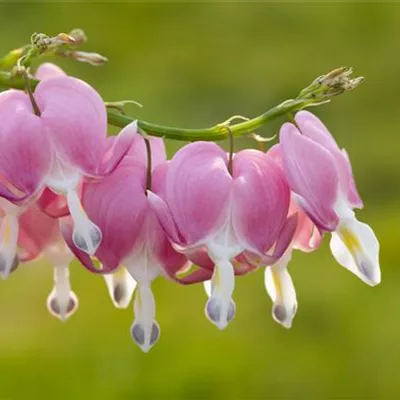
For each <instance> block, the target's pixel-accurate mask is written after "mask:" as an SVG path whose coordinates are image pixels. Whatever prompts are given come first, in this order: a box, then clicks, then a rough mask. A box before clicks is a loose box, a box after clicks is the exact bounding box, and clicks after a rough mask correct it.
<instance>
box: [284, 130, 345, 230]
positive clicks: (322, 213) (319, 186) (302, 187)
mask: <svg viewBox="0 0 400 400" xmlns="http://www.w3.org/2000/svg"><path fill="white" fill-rule="evenodd" d="M280 143H281V147H280V148H281V153H282V161H283V167H284V171H285V175H286V177H287V179H288V182H289V184H290V187H291V189H292V190H293V191H294V192H295V193H296V194H297V195H298V196H297V198H296V201H298V202H300V206H301V207H302V208H303V209H304V210H305V211H306V212H307V213H308V215H309V216H310V217H311V218H312V219H313V221H314V222H316V223H317V224H318V226H320V227H322V228H324V229H325V230H328V231H333V230H335V228H336V226H337V224H338V216H337V215H336V213H335V211H334V205H335V202H336V200H337V197H338V190H339V176H338V175H339V174H338V170H337V168H336V166H335V158H334V157H333V156H332V154H331V153H330V152H329V150H327V149H326V148H325V147H323V146H321V145H320V144H318V143H316V142H314V141H313V140H311V139H309V138H308V137H306V136H304V135H301V134H300V132H299V131H298V130H297V128H296V127H295V126H294V125H292V124H289V123H285V124H284V125H283V126H282V128H281V131H280Z"/></svg>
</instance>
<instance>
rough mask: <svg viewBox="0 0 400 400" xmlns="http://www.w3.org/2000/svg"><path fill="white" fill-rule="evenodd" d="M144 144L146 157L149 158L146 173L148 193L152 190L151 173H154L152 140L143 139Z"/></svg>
mask: <svg viewBox="0 0 400 400" xmlns="http://www.w3.org/2000/svg"><path fill="white" fill-rule="evenodd" d="M143 139H144V143H145V145H146V157H147V171H146V193H147V191H148V190H151V172H152V168H153V166H152V160H151V144H150V140H149V139H147V138H146V137H143Z"/></svg>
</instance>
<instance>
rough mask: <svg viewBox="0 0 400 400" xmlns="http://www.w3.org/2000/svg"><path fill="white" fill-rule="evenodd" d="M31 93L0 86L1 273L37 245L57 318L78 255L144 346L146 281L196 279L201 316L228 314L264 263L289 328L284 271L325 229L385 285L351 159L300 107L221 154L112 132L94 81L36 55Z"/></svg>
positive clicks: (66, 305) (151, 331) (153, 324)
mask: <svg viewBox="0 0 400 400" xmlns="http://www.w3.org/2000/svg"><path fill="white" fill-rule="evenodd" d="M36 76H37V78H38V79H40V83H39V85H38V86H37V88H36V90H35V92H34V94H33V96H34V101H35V103H36V104H35V106H36V109H38V110H39V111H40V112H39V113H37V112H36V115H35V113H34V107H33V105H32V98H30V97H29V96H28V94H25V93H24V92H23V91H18V90H9V91H6V92H3V93H1V94H0V120H1V121H2V124H1V126H0V144H1V145H0V196H1V203H0V207H1V210H2V219H1V239H0V240H1V243H0V272H1V274H2V276H3V277H7V276H8V274H9V273H10V272H11V271H12V270H13V269H15V268H16V267H17V266H18V263H19V262H29V261H31V260H33V259H37V258H38V257H39V256H41V255H44V256H45V257H47V258H48V260H49V261H50V262H51V264H52V265H53V266H54V288H53V290H52V292H51V294H50V295H49V298H48V308H49V310H50V312H51V313H52V314H54V315H55V316H57V317H59V318H60V319H62V320H65V319H66V318H67V317H68V316H70V315H71V314H72V312H73V311H74V310H76V308H77V304H78V300H77V297H76V295H75V294H74V293H73V292H72V290H71V287H70V282H69V271H68V264H69V263H70V262H71V261H72V259H73V258H74V256H75V257H76V258H77V259H78V260H79V261H80V263H81V264H82V265H83V266H84V267H85V268H86V269H87V270H89V271H90V272H92V273H94V274H103V275H104V278H105V282H106V284H107V287H108V290H109V293H110V296H111V299H112V301H113V303H114V304H115V306H116V307H118V308H125V307H127V306H128V305H129V303H130V300H131V298H132V296H133V294H134V292H135V290H136V292H135V298H134V301H133V307H134V314H135V316H134V322H133V324H132V327H131V335H132V338H133V340H134V341H135V342H136V343H137V344H138V345H139V346H140V348H141V349H142V350H143V351H148V350H149V349H150V348H151V347H152V346H153V345H154V344H155V343H156V341H157V340H158V338H159V335H160V327H159V325H158V323H157V321H156V307H155V299H154V295H153V292H152V290H151V285H152V282H153V280H154V279H155V278H157V277H158V276H164V277H166V278H168V279H170V280H172V281H174V282H176V283H178V284H193V283H201V282H204V285H205V289H206V292H207V294H208V300H207V303H206V306H205V313H206V316H207V318H208V319H209V320H210V321H211V322H212V323H213V324H215V325H216V326H217V327H218V328H220V329H223V328H225V327H226V326H227V324H228V323H229V322H230V321H231V320H232V319H233V318H234V315H235V310H236V305H235V302H234V300H233V293H234V286H235V276H242V275H245V274H247V273H249V272H251V271H254V270H256V269H258V268H265V286H266V289H267V292H268V294H269V296H270V297H271V299H272V302H273V307H272V315H273V318H274V319H275V320H276V321H277V322H279V323H280V324H282V325H283V326H285V327H290V326H291V324H292V320H293V318H294V316H295V314H296V311H297V299H296V292H295V289H294V286H293V282H292V279H291V277H290V274H289V272H288V264H289V261H290V259H291V255H292V252H293V250H295V249H298V250H301V251H305V252H309V251H313V250H315V249H317V248H318V247H319V245H320V243H321V241H322V238H323V236H324V235H325V234H326V233H331V251H332V254H333V256H334V257H335V259H336V260H337V261H338V263H339V264H341V265H342V266H344V267H345V268H347V269H349V270H350V271H351V272H353V273H354V274H355V275H357V276H358V277H359V278H360V279H361V280H363V281H364V282H365V283H367V284H369V285H371V286H373V285H376V284H378V283H379V282H380V269H379V259H378V253H379V243H378V241H377V239H376V237H375V235H374V233H373V231H372V229H371V228H370V227H369V226H368V225H366V224H364V223H361V222H359V221H358V220H357V219H356V217H355V213H354V210H355V209H357V208H361V207H362V201H361V199H360V196H359V195H358V193H357V189H356V186H355V182H354V179H353V174H352V170H351V165H350V161H349V158H348V155H347V153H346V151H345V150H341V149H340V148H339V147H338V145H337V144H336V142H335V140H334V138H333V137H332V136H331V134H330V133H329V131H328V130H327V128H326V127H325V126H324V125H323V124H322V122H321V121H320V120H319V119H318V118H317V117H315V116H314V115H313V114H311V113H310V112H307V111H300V112H298V113H297V114H296V115H295V117H294V121H293V123H285V124H284V125H283V126H282V127H281V130H280V143H279V144H277V145H275V146H273V147H272V148H270V149H269V150H268V151H267V152H263V151H259V150H242V151H239V152H238V153H235V154H233V153H232V152H230V153H226V152H225V151H224V150H223V149H222V148H221V147H219V146H218V145H217V144H215V143H212V142H194V143H191V144H188V145H186V146H184V147H183V148H181V149H180V150H179V151H178V152H177V153H176V154H175V155H174V157H173V158H172V159H171V160H169V161H168V160H167V159H166V154H165V148H164V143H163V140H162V139H159V138H151V137H148V136H142V135H141V134H140V132H139V130H138V128H137V125H136V123H135V122H133V123H132V124H130V125H128V126H127V127H125V128H124V129H123V130H122V131H121V132H120V134H119V135H118V136H116V137H107V115H106V109H105V106H104V103H103V101H102V99H101V98H100V96H99V95H98V94H97V92H96V91H95V90H94V89H93V88H91V87H90V86H88V85H87V84H85V83H84V82H82V81H80V80H78V79H75V78H72V77H67V76H65V74H64V73H63V72H62V71H61V70H60V69H59V68H58V67H56V66H54V65H51V64H43V65H42V66H41V67H40V68H39V69H38V71H37V73H36Z"/></svg>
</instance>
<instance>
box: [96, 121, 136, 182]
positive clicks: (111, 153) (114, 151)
mask: <svg viewBox="0 0 400 400" xmlns="http://www.w3.org/2000/svg"><path fill="white" fill-rule="evenodd" d="M136 137H139V134H138V133H137V125H136V122H132V123H131V124H129V125H128V126H126V127H125V128H124V129H122V130H121V132H120V133H119V135H118V136H114V137H109V138H107V143H106V146H107V149H106V151H105V152H104V154H103V156H102V159H101V165H100V168H99V175H103V176H104V175H108V174H110V173H111V172H112V171H114V169H115V168H116V167H117V166H118V165H119V163H120V162H121V161H122V159H123V158H124V157H125V155H127V154H129V150H130V149H131V147H132V144H133V142H134V140H135V138H136Z"/></svg>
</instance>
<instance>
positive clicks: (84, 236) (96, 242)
mask: <svg viewBox="0 0 400 400" xmlns="http://www.w3.org/2000/svg"><path fill="white" fill-rule="evenodd" d="M102 239H103V235H102V233H101V230H100V228H99V227H98V226H97V225H95V224H93V223H91V225H90V229H89V230H88V231H87V232H80V231H78V230H76V229H75V230H74V233H73V235H72V240H73V242H74V245H75V246H76V247H77V248H78V249H79V250H82V251H83V252H85V253H87V254H89V255H90V256H93V255H94V254H95V253H96V251H97V249H98V248H99V246H100V244H101V241H102Z"/></svg>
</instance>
